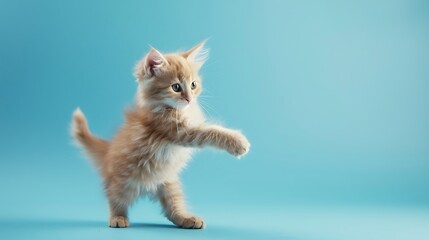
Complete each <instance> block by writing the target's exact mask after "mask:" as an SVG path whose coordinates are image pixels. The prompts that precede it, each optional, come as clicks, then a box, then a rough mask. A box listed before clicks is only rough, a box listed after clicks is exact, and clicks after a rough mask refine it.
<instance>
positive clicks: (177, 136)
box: [174, 103, 179, 138]
mask: <svg viewBox="0 0 429 240" xmlns="http://www.w3.org/2000/svg"><path fill="white" fill-rule="evenodd" d="M177 106H178V104H177V103H176V108H175V109H174V110H175V111H176V131H177V135H176V138H179V124H178V119H177Z"/></svg>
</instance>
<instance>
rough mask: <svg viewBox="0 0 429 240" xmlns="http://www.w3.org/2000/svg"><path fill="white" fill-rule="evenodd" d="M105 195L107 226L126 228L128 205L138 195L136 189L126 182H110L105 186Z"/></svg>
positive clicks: (127, 224)
mask: <svg viewBox="0 0 429 240" xmlns="http://www.w3.org/2000/svg"><path fill="white" fill-rule="evenodd" d="M106 191H107V197H108V199H109V208H110V220H109V227H112V228H126V227H128V226H129V225H130V224H129V221H128V206H129V205H130V204H131V203H132V202H133V201H134V200H135V198H136V197H137V196H138V191H137V190H136V189H134V188H131V187H130V185H128V186H127V185H126V184H118V183H115V184H112V183H110V184H109V185H107V187H106Z"/></svg>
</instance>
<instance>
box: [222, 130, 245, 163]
mask: <svg viewBox="0 0 429 240" xmlns="http://www.w3.org/2000/svg"><path fill="white" fill-rule="evenodd" d="M228 142H229V143H228V146H227V148H228V149H227V150H228V152H229V153H231V154H232V155H234V156H236V157H237V158H239V159H240V158H241V157H242V156H244V155H245V154H246V153H247V152H249V148H250V143H249V141H248V140H247V138H246V137H245V136H244V135H243V134H242V133H241V132H239V131H231V140H230V141H228Z"/></svg>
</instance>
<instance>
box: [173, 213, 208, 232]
mask: <svg viewBox="0 0 429 240" xmlns="http://www.w3.org/2000/svg"><path fill="white" fill-rule="evenodd" d="M172 222H173V223H174V224H176V225H177V226H178V227H181V228H188V229H191V228H192V229H201V228H204V227H205V223H204V220H203V219H202V218H200V217H197V216H191V215H178V216H175V217H174V219H173V220H172Z"/></svg>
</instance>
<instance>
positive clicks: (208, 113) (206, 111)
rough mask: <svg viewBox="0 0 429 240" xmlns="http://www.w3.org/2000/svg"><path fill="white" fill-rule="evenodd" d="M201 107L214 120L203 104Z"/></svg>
mask: <svg viewBox="0 0 429 240" xmlns="http://www.w3.org/2000/svg"><path fill="white" fill-rule="evenodd" d="M200 106H201V107H202V108H203V110H204V111H205V112H206V113H207V114H208V115H209V117H210V118H213V117H212V115H211V114H210V112H209V111H208V110H207V109H206V108H205V107H204V106H203V104H200Z"/></svg>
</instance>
